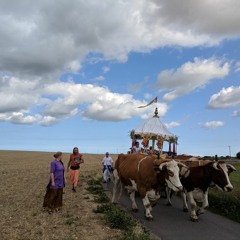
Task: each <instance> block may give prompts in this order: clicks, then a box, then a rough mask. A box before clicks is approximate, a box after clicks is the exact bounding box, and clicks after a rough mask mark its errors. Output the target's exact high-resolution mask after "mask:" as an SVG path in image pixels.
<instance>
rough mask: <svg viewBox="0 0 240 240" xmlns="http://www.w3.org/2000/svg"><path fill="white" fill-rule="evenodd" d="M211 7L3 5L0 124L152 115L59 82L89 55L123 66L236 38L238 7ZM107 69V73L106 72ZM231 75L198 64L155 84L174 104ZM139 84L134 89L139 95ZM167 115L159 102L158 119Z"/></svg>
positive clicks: (172, 1)
mask: <svg viewBox="0 0 240 240" xmlns="http://www.w3.org/2000/svg"><path fill="white" fill-rule="evenodd" d="M214 3H215V2H214ZM214 3H209V1H207V0H203V1H198V2H196V1H193V2H191V3H190V2H189V1H186V0H183V1H181V3H180V2H179V1H177V0H169V1H163V0H162V1H155V0H141V1H139V0H131V1H122V0H116V1H112V0H106V1H97V0H91V1H77V0H72V1H65V0H58V1H56V0H52V1H48V0H41V1H35V2H33V1H32V0H24V1H11V0H1V1H0V22H1V25H0V35H1V38H0V53H1V60H0V74H2V76H4V77H2V78H0V99H1V102H0V119H1V120H2V121H4V120H5V121H15V122H18V123H21V122H22V123H26V122H27V123H30V122H34V121H35V122H38V123H40V124H43V125H49V124H53V123H56V122H58V121H60V120H61V119H66V118H68V117H71V116H74V115H76V114H79V112H80V110H79V109H80V108H81V109H82V110H81V115H82V116H83V117H84V118H90V119H97V120H102V121H104V120H106V121H118V120H124V119H129V118H131V117H133V116H136V115H141V116H142V117H147V116H148V115H149V114H150V113H149V110H148V109H141V110H139V109H135V106H138V105H144V103H145V101H144V102H141V101H138V100H135V99H134V98H133V96H132V95H129V94H119V93H115V92H111V91H109V90H108V89H107V88H106V87H99V86H97V85H91V84H75V83H74V82H71V81H69V82H67V83H64V82H59V81H58V79H59V76H61V75H62V74H64V73H65V71H72V72H78V71H79V70H80V69H81V64H82V62H83V61H87V60H88V59H87V58H88V56H89V55H90V56H92V55H93V56H96V55H97V56H100V57H101V60H112V59H113V60H116V61H121V62H124V61H127V59H128V55H129V53H131V52H149V51H151V50H153V49H157V48H160V47H165V46H176V47H177V46H180V47H193V46H203V47H205V46H210V45H213V44H219V43H220V41H222V40H224V39H232V38H235V37H237V36H239V35H240V25H239V24H238V22H239V20H240V15H239V14H238V12H239V4H240V3H239V1H238V0H235V1H233V0H230V1H229V2H228V3H225V2H224V1H223V2H221V3H218V4H214ZM223 9H224V11H222V10H223ZM106 13H107V14H106ZM213 13H214V14H213ZM98 60H99V59H98ZM109 70H110V68H109V67H103V68H102V74H103V75H104V74H106V73H107V72H108V71H109ZM228 71H229V65H228V63H224V62H221V61H219V60H216V59H205V60H201V59H195V60H194V62H193V63H190V62H189V63H186V64H184V65H183V66H182V67H181V68H179V69H177V70H175V71H174V70H166V71H164V72H162V73H160V74H159V79H158V86H159V87H160V88H163V89H165V90H167V91H170V92H169V93H167V94H166V95H165V96H164V98H165V100H172V99H174V98H176V97H179V96H182V95H184V94H187V93H188V92H190V91H193V90H195V89H197V88H199V87H202V86H204V85H205V84H207V83H208V82H209V80H211V79H214V78H222V77H224V76H226V75H227V74H228ZM6 72H7V73H8V77H6V76H5V74H4V73H6ZM99 77H101V79H102V77H103V76H99ZM167 78H168V79H167ZM167 80H168V82H167ZM144 81H147V79H145V80H144ZM141 84H142V83H140V85H135V86H133V87H134V88H133V89H134V90H139V89H141V87H142V85H141ZM110 103H111V104H110ZM159 104H160V103H159ZM109 105H111V107H110V108H109ZM159 109H160V108H159ZM166 111H167V105H166V104H162V105H161V112H160V113H159V114H160V115H164V114H165V113H166ZM16 113H17V115H16ZM36 114H37V115H36ZM151 114H152V113H151Z"/></svg>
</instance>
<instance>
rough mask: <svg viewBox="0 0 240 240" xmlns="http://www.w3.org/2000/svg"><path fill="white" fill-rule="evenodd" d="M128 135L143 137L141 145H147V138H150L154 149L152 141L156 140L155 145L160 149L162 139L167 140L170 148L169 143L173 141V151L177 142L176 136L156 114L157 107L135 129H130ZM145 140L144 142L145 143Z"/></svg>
mask: <svg viewBox="0 0 240 240" xmlns="http://www.w3.org/2000/svg"><path fill="white" fill-rule="evenodd" d="M130 137H131V138H132V139H133V140H134V139H143V141H142V145H143V146H144V147H147V146H148V142H149V140H152V148H153V149H154V143H155V141H157V146H158V148H159V150H160V151H162V145H163V142H164V141H167V142H169V149H171V143H173V145H174V146H173V147H174V152H175V144H176V143H177V136H176V135H174V134H173V133H171V132H169V131H168V129H167V127H166V126H165V125H164V123H163V122H162V121H161V120H160V118H159V116H158V109H157V108H156V109H155V113H154V116H153V117H151V118H150V119H148V120H146V121H145V122H144V123H143V124H142V125H140V126H139V127H138V128H136V129H135V130H132V131H131V133H130ZM145 142H146V144H145Z"/></svg>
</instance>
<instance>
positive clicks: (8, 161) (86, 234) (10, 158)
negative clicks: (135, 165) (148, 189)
mask: <svg viewBox="0 0 240 240" xmlns="http://www.w3.org/2000/svg"><path fill="white" fill-rule="evenodd" d="M69 154H70V153H64V154H63V162H64V165H65V167H66V166H67V162H68V158H69ZM102 158H103V155H94V154H86V155H84V160H85V163H84V164H82V165H81V170H80V175H79V183H80V184H81V186H78V188H77V192H76V193H72V192H71V186H70V185H69V184H68V183H67V185H66V187H65V189H64V192H65V194H64V195H63V204H64V206H63V210H62V211H61V212H59V213H54V214H48V213H46V212H44V211H43V209H42V203H43V197H44V194H45V188H46V185H47V183H48V180H49V166H50V162H51V161H52V160H53V153H46V152H24V151H0V239H1V240H15V239H19V240H20V239H21V240H23V239H32V240H36V239H42V240H51V239H59V240H60V239H62V240H73V239H81V240H92V239H94V240H101V239H104V240H107V239H111V240H114V239H120V238H121V234H122V233H121V232H120V230H117V229H110V228H109V227H107V226H106V225H104V221H103V219H102V216H101V215H100V214H96V213H94V212H93V209H94V208H96V206H97V204H96V203H94V201H93V196H92V195H91V194H90V193H89V192H88V191H87V190H86V189H85V188H86V187H87V180H88V179H89V177H90V176H92V177H95V176H102V172H101V169H102V167H101V160H102ZM112 158H113V160H115V159H116V158H117V155H112ZM67 177H68V176H67Z"/></svg>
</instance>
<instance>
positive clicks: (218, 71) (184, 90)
mask: <svg viewBox="0 0 240 240" xmlns="http://www.w3.org/2000/svg"><path fill="white" fill-rule="evenodd" d="M228 72H229V64H228V63H227V62H222V61H221V60H218V59H215V58H209V59H199V58H195V59H194V62H187V63H185V64H183V65H182V66H181V67H180V68H178V69H176V70H173V69H171V70H164V71H162V72H160V73H159V75H158V79H157V83H156V84H157V86H158V87H159V88H160V91H163V90H165V91H166V90H168V91H170V92H168V93H166V94H165V95H164V96H163V99H164V100H165V101H172V100H174V99H175V98H178V97H180V96H183V95H186V94H188V93H190V92H192V91H194V90H196V89H198V88H202V87H204V86H205V85H206V84H208V82H209V81H211V80H213V79H216V78H223V77H225V76H226V75H227V74H228Z"/></svg>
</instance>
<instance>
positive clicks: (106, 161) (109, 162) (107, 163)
mask: <svg viewBox="0 0 240 240" xmlns="http://www.w3.org/2000/svg"><path fill="white" fill-rule="evenodd" d="M102 163H103V165H105V166H112V164H113V160H112V158H111V157H109V156H108V157H104V158H103V160H102Z"/></svg>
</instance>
